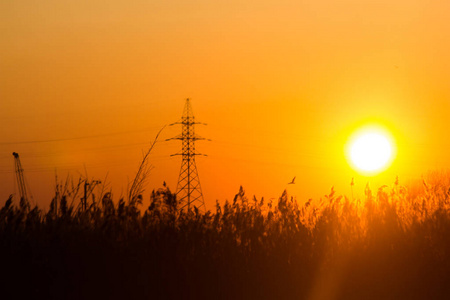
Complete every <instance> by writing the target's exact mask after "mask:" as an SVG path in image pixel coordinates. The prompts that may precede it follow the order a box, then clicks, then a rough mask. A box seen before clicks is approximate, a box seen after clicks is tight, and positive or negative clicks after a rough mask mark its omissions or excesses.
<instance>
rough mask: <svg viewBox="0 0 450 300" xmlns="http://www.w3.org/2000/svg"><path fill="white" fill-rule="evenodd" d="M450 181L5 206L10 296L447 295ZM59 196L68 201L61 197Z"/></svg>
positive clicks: (1, 245)
mask: <svg viewBox="0 0 450 300" xmlns="http://www.w3.org/2000/svg"><path fill="white" fill-rule="evenodd" d="M445 182H447V181H446V180H441V181H438V180H434V181H430V182H425V181H424V182H423V184H422V185H421V186H415V187H413V186H412V187H409V188H408V187H404V186H401V185H399V184H398V182H396V183H394V184H393V185H392V186H383V187H381V188H380V189H379V190H377V191H372V190H370V188H369V187H367V188H366V193H365V198H364V199H350V198H347V197H345V196H337V195H336V194H335V192H334V191H333V190H332V191H331V192H330V193H329V194H328V195H327V196H325V197H324V198H323V199H322V200H317V201H313V200H309V201H308V202H306V203H305V204H303V205H300V204H298V203H297V201H296V200H295V199H293V198H290V197H289V196H288V195H287V194H286V192H284V193H283V194H282V195H281V196H280V197H279V199H278V200H276V201H274V202H267V201H266V200H264V199H256V198H253V199H251V198H247V196H246V195H245V193H244V190H243V189H242V188H241V189H240V191H239V192H238V193H237V194H236V196H235V198H234V199H233V200H232V201H231V202H227V203H225V204H224V205H219V204H217V206H216V209H215V211H213V212H211V211H208V212H206V213H202V212H200V211H198V210H197V209H195V208H194V209H193V210H192V211H180V210H179V209H178V207H177V205H178V204H177V200H176V196H175V195H174V194H173V193H172V192H171V191H170V190H169V189H168V188H167V187H164V188H161V189H159V190H157V191H154V192H153V193H152V195H151V204H150V206H149V207H142V202H141V199H140V198H139V197H136V198H135V199H134V200H133V201H129V200H124V199H118V201H114V199H112V198H111V194H110V193H106V194H104V195H102V197H101V198H97V199H99V200H100V201H97V202H94V201H92V200H93V199H91V200H90V201H89V203H88V205H87V209H86V210H81V209H77V207H76V206H74V205H70V202H71V197H72V196H73V195H72V194H70V193H59V195H57V198H55V199H54V201H53V202H52V205H51V207H50V209H49V210H48V211H46V212H44V211H43V210H41V209H40V208H39V207H30V205H29V204H28V203H27V202H26V201H25V200H22V201H13V199H12V198H10V199H8V200H7V201H6V203H5V205H4V206H3V208H1V209H0V255H1V258H2V263H1V274H2V280H1V281H0V284H1V289H2V292H1V293H2V295H3V296H2V298H3V299H13V298H15V299H27V298H29V299H217V298H218V299H448V297H449V296H450V285H449V284H448V282H449V281H450V257H449V253H450V199H449V196H450V190H449V187H450V186H449V185H448V184H447V183H445ZM56 204H58V205H56Z"/></svg>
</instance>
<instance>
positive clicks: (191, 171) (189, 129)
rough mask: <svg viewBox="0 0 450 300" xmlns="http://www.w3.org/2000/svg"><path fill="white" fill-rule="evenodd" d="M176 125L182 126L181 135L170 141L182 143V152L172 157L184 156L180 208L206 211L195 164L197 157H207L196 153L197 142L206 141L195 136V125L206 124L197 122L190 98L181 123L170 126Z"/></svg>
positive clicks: (179, 188) (181, 170)
mask: <svg viewBox="0 0 450 300" xmlns="http://www.w3.org/2000/svg"><path fill="white" fill-rule="evenodd" d="M176 124H181V125H182V131H181V134H180V135H178V136H176V137H174V138H171V139H168V140H174V139H175V140H181V141H182V152H181V153H176V154H172V155H171V156H175V155H181V156H182V160H181V169H180V175H179V177H178V184H177V191H176V195H177V201H178V204H179V208H180V210H185V209H186V210H187V211H189V210H191V209H192V208H193V207H194V206H195V207H196V208H198V209H199V210H202V211H206V207H205V201H204V199H203V193H202V187H201V185H200V178H199V177H198V171H197V165H196V164H195V157H196V156H197V155H204V156H206V155H205V154H201V153H196V152H195V141H198V140H204V138H202V137H200V136H198V135H196V134H195V125H197V124H201V125H206V124H205V123H200V122H195V117H194V114H193V112H192V107H191V102H190V100H189V98H188V99H186V104H185V105H184V111H183V116H182V117H181V121H179V122H176V123H173V124H170V126H172V125H176Z"/></svg>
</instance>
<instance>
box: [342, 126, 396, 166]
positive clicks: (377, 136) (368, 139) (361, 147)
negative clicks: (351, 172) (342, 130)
mask: <svg viewBox="0 0 450 300" xmlns="http://www.w3.org/2000/svg"><path fill="white" fill-rule="evenodd" d="M346 148H347V149H346V154H347V159H348V160H349V163H350V165H351V166H352V168H353V169H355V170H356V171H358V172H359V173H361V174H364V175H375V174H378V173H380V172H382V171H384V170H386V169H387V168H388V167H389V166H390V164H391V163H392V161H393V159H394V156H395V147H394V142H393V139H392V137H391V136H390V134H389V133H388V132H387V131H386V130H383V129H381V128H376V127H368V128H363V129H361V130H359V131H358V132H356V133H355V134H354V135H353V136H352V137H351V139H350V140H349V143H348V144H347V147H346Z"/></svg>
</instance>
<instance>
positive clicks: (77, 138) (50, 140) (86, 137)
mask: <svg viewBox="0 0 450 300" xmlns="http://www.w3.org/2000/svg"><path fill="white" fill-rule="evenodd" d="M155 128H157V127H152V128H147V129H141V130H129V131H122V132H113V133H105V134H97V135H88V136H81V137H73V138H59V139H48V140H34V141H20V142H0V145H21V144H39V143H53V142H64V141H73V140H83V139H92V138H99V137H106V136H114V135H121V134H129V133H136V132H146V131H150V130H152V129H155Z"/></svg>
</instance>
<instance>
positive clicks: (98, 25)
mask: <svg viewBox="0 0 450 300" xmlns="http://www.w3.org/2000/svg"><path fill="white" fill-rule="evenodd" d="M449 15H450V2H447V1H437V0H432V1H415V0H408V1H391V0H377V1H364V0H362V1H361V0H358V1H357V0H339V1H331V0H306V1H283V0H281V1H206V0H204V1H167V0H165V1H122V0H120V1H119V0H115V1H114V0H111V1H96V0H89V1H62V0H54V1H2V2H0V36H1V38H0V119H1V120H2V122H3V125H2V126H1V129H0V130H1V132H0V204H2V203H3V202H4V201H5V200H6V198H7V196H8V195H9V194H11V193H13V192H14V182H13V175H14V174H13V173H12V171H13V157H12V154H11V153H12V152H13V151H16V152H18V153H19V154H20V155H21V160H22V164H23V167H24V169H25V173H26V177H27V180H28V182H29V185H30V188H31V191H32V193H33V195H34V197H35V199H36V200H37V201H38V203H43V204H45V205H47V204H48V203H49V201H50V198H51V195H52V189H53V185H54V174H55V169H56V170H57V172H58V174H59V176H60V177H62V176H64V175H65V174H67V172H68V171H70V173H71V174H72V175H73V176H74V177H76V176H78V174H79V173H82V174H85V169H86V170H87V172H88V175H89V177H90V178H92V177H94V178H96V179H100V180H103V179H104V177H105V176H106V174H107V173H108V172H109V173H108V178H109V179H108V181H109V182H110V183H111V186H112V188H113V192H114V194H115V196H116V199H117V198H118V197H119V196H120V195H121V194H125V191H126V188H127V182H128V181H130V180H131V179H132V178H133V176H134V173H135V172H136V170H137V166H138V164H139V162H140V159H141V157H142V151H144V150H145V149H146V148H147V147H148V145H149V143H150V141H151V140H152V139H153V138H154V136H155V135H156V133H157V131H158V130H159V129H160V128H161V127H162V126H164V125H165V124H168V123H171V122H174V121H177V120H178V119H179V118H180V116H181V113H182V111H183V106H184V100H185V98H187V97H190V98H191V99H192V105H193V109H194V112H195V115H196V117H197V118H198V119H199V120H201V121H203V122H206V123H208V124H209V125H208V126H206V127H204V128H203V127H199V128H198V129H197V132H198V133H199V134H200V135H202V136H205V137H208V138H210V139H212V142H199V143H198V145H197V148H198V149H199V151H200V152H202V153H207V154H208V155H209V157H207V158H199V159H198V161H197V164H198V169H199V174H200V179H201V183H202V186H203V191H204V195H205V200H206V202H207V207H208V208H212V207H213V204H214V201H215V200H216V199H219V200H224V199H232V198H233V195H234V194H235V193H236V192H237V191H238V188H239V185H243V186H244V188H245V189H246V191H247V192H248V194H249V195H253V194H256V195H257V196H258V197H261V196H265V197H266V198H271V197H277V196H279V195H280V194H281V192H282V191H283V190H284V189H285V188H287V185H286V183H287V182H289V181H290V180H291V179H292V177H294V176H297V184H296V185H290V186H289V188H288V192H289V193H290V194H291V195H294V196H297V197H298V198H300V199H307V198H309V197H319V196H320V195H324V194H326V193H328V192H329V189H330V187H331V186H332V185H334V186H335V187H336V190H337V192H338V193H342V194H347V195H348V194H349V193H350V186H349V183H350V180H351V178H352V177H355V181H356V184H357V186H358V187H360V188H361V189H360V191H362V188H363V187H364V185H365V183H366V182H367V181H368V180H370V181H371V182H372V183H373V185H375V186H376V185H377V184H382V183H383V184H384V183H386V184H391V183H393V182H394V180H395V176H396V175H399V176H400V180H402V179H403V180H404V181H407V180H410V179H412V178H420V174H422V173H424V172H427V171H428V170H433V169H437V168H438V169H441V168H448V167H450V155H449V153H450V134H449V133H448V129H447V128H448V126H449V125H448V124H450V123H449V116H450V85H449V78H450V55H449V53H450V22H448V16H449ZM367 122H378V123H381V124H382V125H383V126H386V127H388V128H389V130H391V132H392V134H393V135H394V137H395V139H396V142H397V148H398V153H397V159H396V160H395V161H394V163H393V165H392V166H391V167H390V168H389V169H388V170H387V171H385V172H383V173H382V174H380V175H378V176H376V177H375V178H370V179H369V178H365V177H363V176H360V175H357V174H356V173H355V171H353V170H352V169H351V168H350V167H349V165H348V163H347V162H346V160H345V155H344V150H343V149H344V145H345V143H346V140H347V138H348V137H349V135H350V134H351V133H352V132H353V131H354V130H356V129H357V128H358V127H359V126H362V125H364V124H366V123H367ZM178 129H179V128H178ZM176 134H178V131H177V128H174V127H170V128H168V129H166V130H164V132H163V133H162V139H161V140H164V139H166V138H170V137H172V136H174V135H176ZM47 140H58V141H54V142H33V143H25V144H24V143H18V142H27V141H47ZM14 143H17V144H14ZM180 147H181V145H180V144H179V143H177V142H176V141H172V142H161V143H158V144H157V146H156V148H155V151H154V152H153V153H152V156H151V161H152V164H153V165H154V169H153V170H152V173H151V178H150V182H149V185H148V189H149V190H150V189H153V188H158V187H160V186H161V185H162V182H163V181H164V180H165V181H166V182H167V183H168V184H169V186H170V187H171V188H172V189H175V186H176V181H177V178H178V171H179V167H180V163H181V162H180V157H172V158H171V157H170V156H169V155H170V154H172V153H175V152H177V151H179V148H180ZM360 193H361V194H362V192H360Z"/></svg>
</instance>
